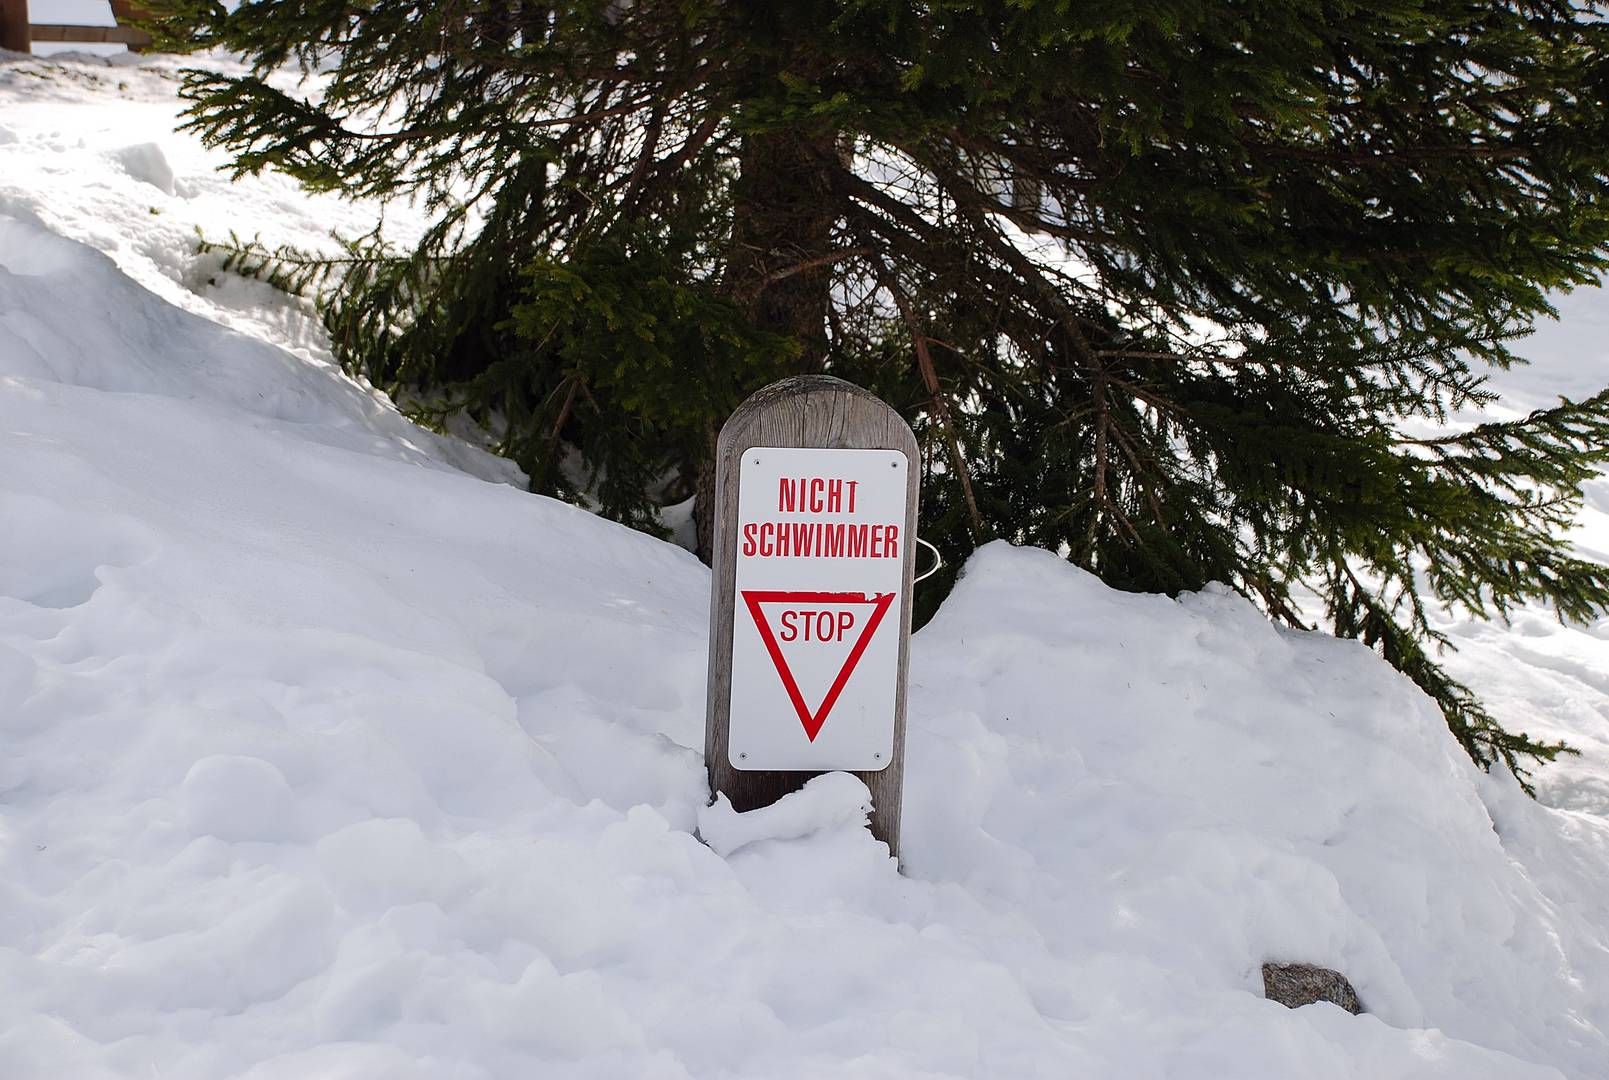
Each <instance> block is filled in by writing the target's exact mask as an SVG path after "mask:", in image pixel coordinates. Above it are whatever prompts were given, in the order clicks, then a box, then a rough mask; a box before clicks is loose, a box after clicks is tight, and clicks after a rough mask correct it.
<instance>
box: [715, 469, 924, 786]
mask: <svg viewBox="0 0 1609 1080" xmlns="http://www.w3.org/2000/svg"><path fill="white" fill-rule="evenodd" d="M909 469H910V462H908V461H907V460H906V458H905V455H904V454H903V453H901V452H900V451H898V450H824V449H821V448H819V447H772V446H757V447H752V448H750V449H749V450H746V451H744V453H743V458H742V463H741V465H740V466H739V472H738V500H737V503H738V506H737V529H738V534H737V566H736V576H735V586H736V589H737V599H736V602H735V603H734V604H733V605H732V707H731V722H730V729H729V730H730V738H729V740H728V744H727V754H728V757H729V759H730V761H731V763H732V766H733V767H734V768H737V769H764V770H783V771H787V770H802V771H818V770H820V771H826V770H835V769H842V770H845V771H855V772H874V771H876V770H879V769H882V768H884V767H886V766H887V765H888V763H889V759H890V757H891V756H892V754H893V752H894V704H895V695H896V690H897V685H896V684H897V680H898V678H899V639H900V590H901V588H902V587H903V585H904V566H905V548H906V545H907V544H911V543H914V542H915V538H914V537H909V536H906V535H905V490H906V489H905V485H906V473H907V471H908V470H909Z"/></svg>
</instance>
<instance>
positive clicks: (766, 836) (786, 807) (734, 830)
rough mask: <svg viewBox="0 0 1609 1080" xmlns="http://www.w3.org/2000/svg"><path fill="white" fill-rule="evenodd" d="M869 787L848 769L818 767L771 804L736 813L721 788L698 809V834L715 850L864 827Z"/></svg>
mask: <svg viewBox="0 0 1609 1080" xmlns="http://www.w3.org/2000/svg"><path fill="white" fill-rule="evenodd" d="M871 809H872V797H871V792H870V791H868V790H867V789H866V785H865V784H864V783H862V782H861V781H860V780H859V779H857V778H856V777H854V776H851V775H849V774H848V773H841V772H833V773H823V774H822V775H820V776H816V777H812V778H811V779H810V780H808V781H806V783H805V785H804V787H802V788H800V789H799V790H798V791H796V792H794V793H793V794H791V795H785V796H783V797H782V798H781V799H779V800H777V801H776V802H774V803H772V804H771V805H770V806H762V807H759V808H758V809H755V810H750V811H748V812H747V813H743V814H740V813H738V812H737V811H736V810H735V809H733V807H732V803H731V801H730V800H729V799H727V797H726V796H725V795H724V794H717V795H716V796H715V801H714V802H713V803H712V804H710V805H709V806H707V807H704V808H703V809H701V810H700V811H699V812H698V836H699V839H700V840H703V841H704V842H705V843H706V844H708V845H709V846H710V847H711V848H712V849H714V850H715V851H716V852H717V853H718V854H721V855H730V854H732V852H734V851H736V850H738V849H739V848H742V847H747V846H748V845H750V844H754V843H758V842H759V841H761V840H798V839H799V838H800V837H805V836H811V835H813V834H815V833H818V832H825V831H830V830H833V829H847V830H848V831H849V832H852V833H853V832H858V831H859V830H861V829H864V828H865V827H866V823H867V820H868V818H867V815H868V814H869V813H870V812H871Z"/></svg>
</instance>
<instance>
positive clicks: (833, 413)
mask: <svg viewBox="0 0 1609 1080" xmlns="http://www.w3.org/2000/svg"><path fill="white" fill-rule="evenodd" d="M789 446H806V447H824V448H828V449H843V450H898V451H900V452H902V453H903V454H904V455H905V457H906V459H907V460H908V461H909V462H910V463H911V466H912V467H911V468H908V469H907V470H906V493H905V514H904V529H905V536H906V537H907V538H912V537H915V536H916V496H917V488H918V480H919V473H920V470H919V469H918V468H916V467H915V465H916V463H918V462H920V461H921V455H920V454H919V453H918V451H917V446H916V436H915V435H913V434H912V433H911V429H910V426H909V425H908V424H906V423H905V421H904V420H903V419H902V418H901V417H900V415H899V413H897V412H895V411H894V410H893V409H891V408H889V406H888V405H887V404H885V403H884V402H883V401H882V400H880V399H879V398H878V397H877V396H876V395H874V394H872V393H870V392H868V391H866V390H863V389H861V388H860V387H858V386H855V385H854V384H853V383H848V382H845V381H844V380H842V379H835V378H832V377H831V376H828V375H801V376H796V377H794V378H791V379H783V380H782V381H781V382H776V383H772V384H771V385H770V386H767V387H766V388H764V389H763V390H760V391H758V392H756V393H755V394H754V395H753V396H752V397H750V398H749V399H748V400H747V401H745V402H744V403H743V404H742V405H740V406H738V408H737V411H736V412H734V413H733V414H732V417H731V419H730V420H728V421H727V422H726V425H725V426H724V427H722V428H721V435H720V440H719V442H718V443H717V446H716V481H715V484H716V491H715V537H714V539H715V546H714V551H713V556H714V558H713V559H712V561H711V571H712V576H711V582H710V651H709V681H708V693H709V696H708V700H707V705H706V712H705V727H704V761H705V766H706V768H707V769H708V771H709V780H710V791H711V793H716V792H719V793H722V794H725V795H726V797H727V798H728V799H730V800H731V802H732V806H733V808H734V809H736V810H738V811H739V812H743V811H748V810H754V809H756V808H758V807H761V806H768V805H770V804H771V803H774V802H776V801H777V800H778V799H780V798H782V796H784V795H787V794H789V793H791V792H794V791H797V790H798V789H799V788H801V787H803V786H804V783H805V781H807V780H809V779H810V778H811V777H812V776H815V775H818V774H816V773H810V772H761V771H752V770H739V769H737V768H734V767H733V765H732V763H731V761H730V760H729V759H728V751H729V737H730V726H731V705H732V622H733V620H732V615H733V610H734V605H735V603H736V581H735V577H736V562H737V554H738V552H737V548H738V509H737V508H738V479H739V462H740V461H741V458H742V454H743V453H744V451H746V450H749V449H751V448H753V447H789ZM914 549H915V544H914V543H913V542H911V541H910V540H909V539H908V540H907V543H906V553H905V556H904V570H903V574H904V577H903V584H902V587H901V589H900V610H899V613H898V616H897V617H898V620H899V621H898V624H897V625H898V632H899V635H900V638H899V661H898V663H899V673H898V684H897V690H896V695H895V702H894V718H893V719H894V749H893V754H892V756H891V759H890V761H889V764H888V766H887V767H886V768H883V769H879V770H878V771H876V772H856V773H854V774H853V775H855V776H857V777H859V778H860V779H861V780H862V781H863V782H864V783H865V784H866V787H867V788H868V789H870V791H871V795H872V805H873V810H872V815H871V830H872V835H874V836H876V837H877V838H878V839H879V840H882V841H883V842H884V843H886V844H887V845H888V849H889V852H890V854H892V855H893V856H894V857H895V858H898V857H899V832H900V801H901V798H902V796H903V793H904V788H905V697H906V685H905V684H906V672H907V670H908V668H909V664H910V639H911V595H912V587H913V584H914V581H913V578H914V574H915V567H916V560H915V558H914V555H913V552H914ZM890 614H891V615H892V614H893V613H892V612H890Z"/></svg>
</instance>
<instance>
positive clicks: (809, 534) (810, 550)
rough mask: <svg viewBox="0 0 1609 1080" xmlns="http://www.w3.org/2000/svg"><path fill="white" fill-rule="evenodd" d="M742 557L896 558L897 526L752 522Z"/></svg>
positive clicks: (744, 541) (748, 526)
mask: <svg viewBox="0 0 1609 1080" xmlns="http://www.w3.org/2000/svg"><path fill="white" fill-rule="evenodd" d="M743 555H744V557H745V558H755V557H759V558H762V559H811V558H814V559H897V558H899V526H898V525H849V524H845V523H843V522H836V521H835V522H823V521H751V522H749V523H748V524H747V525H744V526H743Z"/></svg>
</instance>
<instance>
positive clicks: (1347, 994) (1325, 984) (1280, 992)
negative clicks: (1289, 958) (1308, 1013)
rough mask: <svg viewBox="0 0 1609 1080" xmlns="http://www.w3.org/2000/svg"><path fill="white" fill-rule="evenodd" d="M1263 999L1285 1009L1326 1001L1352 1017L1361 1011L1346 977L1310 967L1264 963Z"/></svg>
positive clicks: (1359, 1003) (1306, 965)
mask: <svg viewBox="0 0 1609 1080" xmlns="http://www.w3.org/2000/svg"><path fill="white" fill-rule="evenodd" d="M1263 996H1264V997H1266V998H1268V1000H1269V1001H1277V1002H1279V1003H1280V1004H1281V1005H1283V1006H1285V1007H1286V1008H1287V1009H1299V1008H1301V1007H1302V1006H1303V1005H1312V1004H1315V1003H1316V1002H1320V1001H1328V1002H1330V1003H1331V1004H1332V1005H1339V1006H1340V1007H1341V1008H1343V1009H1345V1010H1346V1011H1347V1012H1349V1013H1352V1014H1353V1015H1356V1014H1358V1013H1360V1012H1362V1011H1363V1003H1362V1002H1360V1001H1359V1000H1358V993H1357V991H1356V990H1354V989H1352V984H1351V983H1350V982H1348V981H1347V977H1346V976H1345V975H1342V974H1341V973H1340V972H1339V971H1331V970H1330V969H1329V968H1321V967H1315V966H1313V965H1312V964H1264V965H1263Z"/></svg>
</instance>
